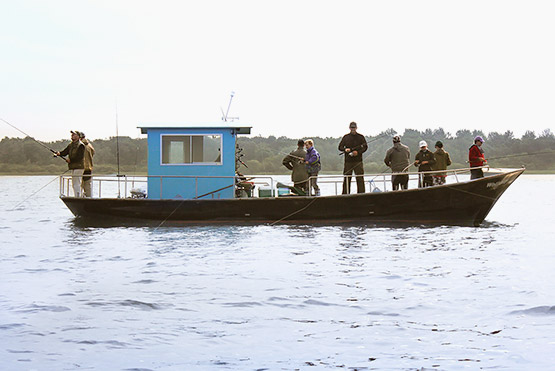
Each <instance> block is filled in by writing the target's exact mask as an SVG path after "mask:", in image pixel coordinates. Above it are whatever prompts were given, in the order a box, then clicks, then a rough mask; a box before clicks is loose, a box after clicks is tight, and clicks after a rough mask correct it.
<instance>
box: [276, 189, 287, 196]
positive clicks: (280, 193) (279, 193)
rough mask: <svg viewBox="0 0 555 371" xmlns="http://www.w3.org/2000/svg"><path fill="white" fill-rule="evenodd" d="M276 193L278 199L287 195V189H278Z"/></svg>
mask: <svg viewBox="0 0 555 371" xmlns="http://www.w3.org/2000/svg"><path fill="white" fill-rule="evenodd" d="M277 191H278V197H279V196H284V195H288V194H289V188H278V189H277Z"/></svg>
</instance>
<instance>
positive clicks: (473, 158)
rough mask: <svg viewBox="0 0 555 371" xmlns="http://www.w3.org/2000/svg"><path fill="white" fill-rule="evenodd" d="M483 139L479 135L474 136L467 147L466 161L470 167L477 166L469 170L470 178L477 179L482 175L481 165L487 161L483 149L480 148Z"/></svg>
mask: <svg viewBox="0 0 555 371" xmlns="http://www.w3.org/2000/svg"><path fill="white" fill-rule="evenodd" d="M483 143H484V139H483V138H482V137H481V136H477V137H476V138H474V144H473V145H472V146H471V147H470V148H469V149H468V162H469V163H470V167H479V169H471V170H470V179H478V178H483V177H484V172H483V171H482V168H481V167H482V166H484V165H486V164H487V163H488V161H487V160H486V157H485V156H484V150H483V149H482V144H483Z"/></svg>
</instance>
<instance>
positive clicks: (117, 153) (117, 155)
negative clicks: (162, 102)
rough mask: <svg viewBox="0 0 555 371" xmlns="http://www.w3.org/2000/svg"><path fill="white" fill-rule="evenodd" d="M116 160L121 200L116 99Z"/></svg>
mask: <svg viewBox="0 0 555 371" xmlns="http://www.w3.org/2000/svg"><path fill="white" fill-rule="evenodd" d="M116 159H117V162H118V177H117V178H118V198H121V188H120V182H119V178H120V176H121V175H120V173H119V129H118V100H117V99H116Z"/></svg>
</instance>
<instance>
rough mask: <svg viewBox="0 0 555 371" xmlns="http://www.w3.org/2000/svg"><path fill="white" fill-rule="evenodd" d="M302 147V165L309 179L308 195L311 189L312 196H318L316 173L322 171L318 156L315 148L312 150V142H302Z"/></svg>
mask: <svg viewBox="0 0 555 371" xmlns="http://www.w3.org/2000/svg"><path fill="white" fill-rule="evenodd" d="M304 146H305V148H306V155H305V156H304V160H305V161H304V163H305V167H306V171H307V173H308V177H309V179H308V182H309V184H308V191H309V193H310V192H312V189H314V196H320V187H319V186H318V173H319V172H320V170H321V169H322V163H321V162H320V154H319V153H318V151H317V150H316V148H314V141H313V140H312V139H306V140H305V141H304Z"/></svg>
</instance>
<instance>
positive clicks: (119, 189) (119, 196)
mask: <svg viewBox="0 0 555 371" xmlns="http://www.w3.org/2000/svg"><path fill="white" fill-rule="evenodd" d="M116 161H117V163H118V176H117V178H118V198H121V186H120V179H119V178H120V177H121V175H120V173H119V130H118V101H117V100H116ZM126 184H127V183H126Z"/></svg>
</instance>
